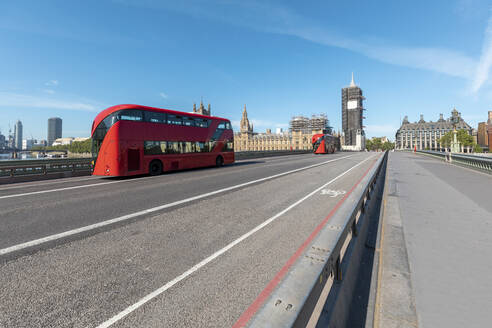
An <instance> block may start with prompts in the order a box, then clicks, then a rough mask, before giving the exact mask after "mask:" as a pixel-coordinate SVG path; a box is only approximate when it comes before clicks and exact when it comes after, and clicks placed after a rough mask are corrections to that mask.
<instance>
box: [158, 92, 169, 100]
mask: <svg viewBox="0 0 492 328" xmlns="http://www.w3.org/2000/svg"><path fill="white" fill-rule="evenodd" d="M159 96H161V97H162V98H164V99H167V97H168V95H167V94H165V93H164V92H159Z"/></svg>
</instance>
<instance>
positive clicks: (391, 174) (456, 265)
mask: <svg viewBox="0 0 492 328" xmlns="http://www.w3.org/2000/svg"><path fill="white" fill-rule="evenodd" d="M383 199H384V200H383V202H384V203H383V211H384V215H383V217H382V226H381V232H380V240H381V246H380V247H381V254H382V255H381V257H380V265H379V272H378V277H379V279H378V287H377V296H376V307H375V314H374V316H375V319H374V323H375V326H376V327H385V328H386V327H490V326H491V325H492V324H491V322H492V310H491V309H492V279H491V278H492V175H487V174H486V173H481V172H477V171H473V170H471V169H467V168H463V167H459V166H455V165H452V164H448V163H445V162H444V161H441V160H439V159H436V158H432V157H428V156H425V155H420V154H414V153H409V152H391V153H390V154H389V162H388V168H387V182H386V188H385V196H384V198H383Z"/></svg>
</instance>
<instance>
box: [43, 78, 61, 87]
mask: <svg viewBox="0 0 492 328" xmlns="http://www.w3.org/2000/svg"><path fill="white" fill-rule="evenodd" d="M58 84H59V82H58V80H49V81H48V82H46V83H45V84H44V85H46V86H47V87H56V86H58Z"/></svg>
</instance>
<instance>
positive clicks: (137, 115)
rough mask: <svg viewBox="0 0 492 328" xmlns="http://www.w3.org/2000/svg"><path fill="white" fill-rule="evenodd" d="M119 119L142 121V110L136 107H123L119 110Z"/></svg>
mask: <svg viewBox="0 0 492 328" xmlns="http://www.w3.org/2000/svg"><path fill="white" fill-rule="evenodd" d="M119 119H120V120H123V121H142V120H143V117H142V111H141V110H138V109H125V110H122V111H121V112H120V115H119Z"/></svg>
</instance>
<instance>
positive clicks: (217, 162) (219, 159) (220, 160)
mask: <svg viewBox="0 0 492 328" xmlns="http://www.w3.org/2000/svg"><path fill="white" fill-rule="evenodd" d="M222 165H224V159H223V158H222V156H217V159H216V160H215V166H217V167H221V166H222Z"/></svg>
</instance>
